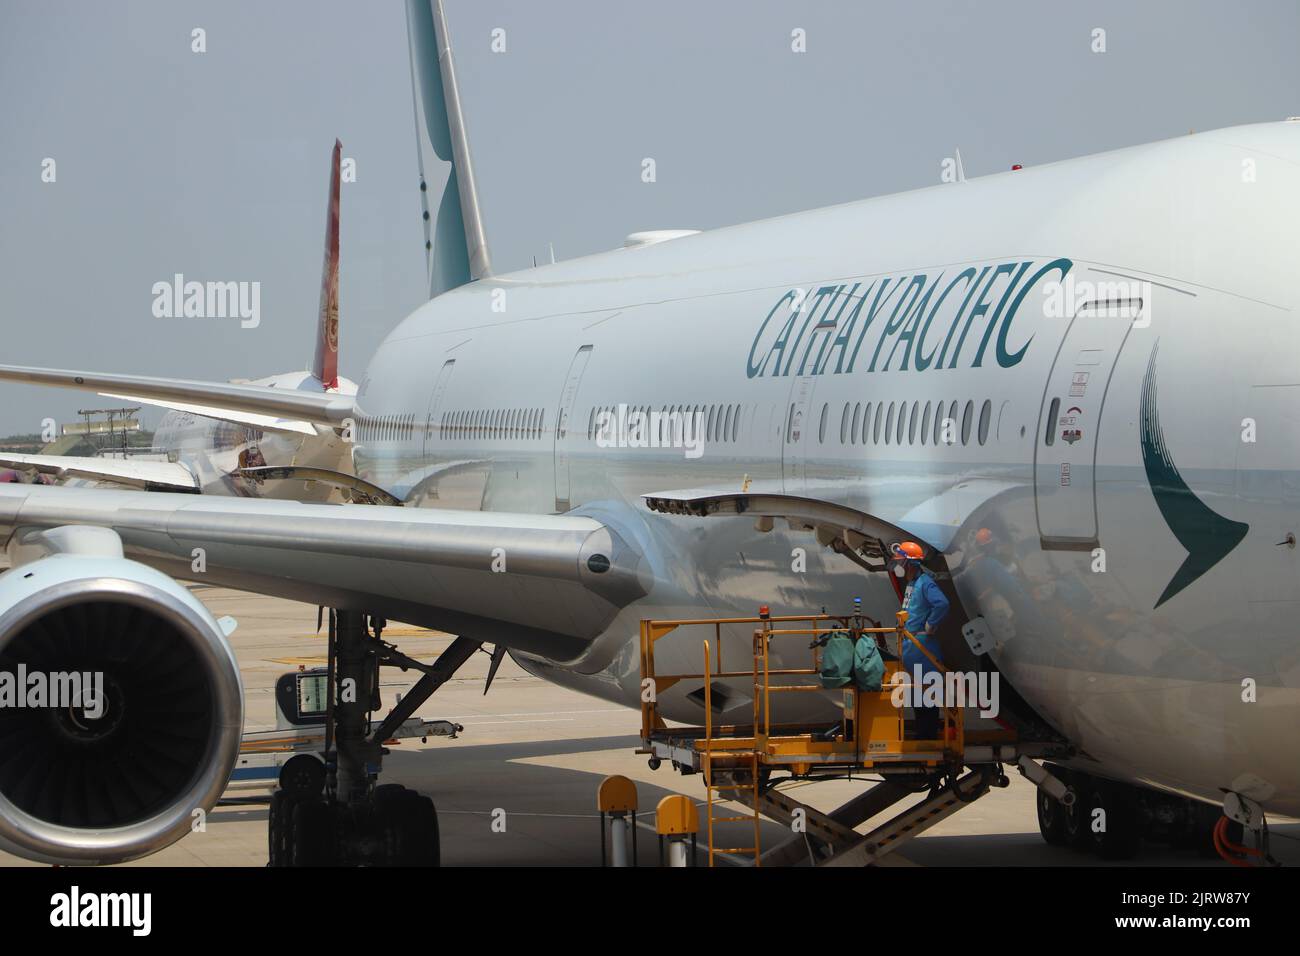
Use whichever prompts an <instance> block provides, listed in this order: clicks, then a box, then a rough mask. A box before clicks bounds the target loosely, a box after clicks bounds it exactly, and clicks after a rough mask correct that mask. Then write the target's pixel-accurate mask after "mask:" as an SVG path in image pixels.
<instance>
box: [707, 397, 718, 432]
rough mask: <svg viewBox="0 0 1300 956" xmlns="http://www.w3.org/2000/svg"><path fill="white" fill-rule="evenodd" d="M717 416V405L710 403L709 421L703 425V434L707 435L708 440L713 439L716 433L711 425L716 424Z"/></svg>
mask: <svg viewBox="0 0 1300 956" xmlns="http://www.w3.org/2000/svg"><path fill="white" fill-rule="evenodd" d="M717 417H718V406H717V405H710V406H709V423H708V425H706V426H705V434H706V435H707V436H708V439H709V441H713V439H714V437H715V436H716V435H717V434H718V432H717V430H716V429H715V428H714V427H713V426H714V425H715V424H716V420H717Z"/></svg>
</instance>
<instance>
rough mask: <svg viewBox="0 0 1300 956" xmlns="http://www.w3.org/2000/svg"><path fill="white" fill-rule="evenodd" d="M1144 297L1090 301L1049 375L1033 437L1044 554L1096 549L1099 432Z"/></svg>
mask: <svg viewBox="0 0 1300 956" xmlns="http://www.w3.org/2000/svg"><path fill="white" fill-rule="evenodd" d="M1142 307H1143V303H1142V300H1141V299H1118V300H1096V301H1091V302H1085V303H1084V304H1083V305H1081V306H1080V307H1079V309H1078V310H1077V311H1076V312H1075V315H1074V318H1072V319H1071V320H1070V325H1069V327H1068V328H1067V329H1066V331H1065V337H1064V338H1063V339H1062V340H1061V346H1060V348H1059V349H1058V350H1057V353H1056V359H1055V361H1054V363H1053V365H1052V370H1051V372H1050V373H1049V375H1048V377H1047V389H1046V391H1044V393H1043V401H1042V405H1041V407H1040V409H1039V413H1038V434H1037V435H1036V436H1035V438H1034V490H1035V504H1036V506H1037V512H1038V534H1039V538H1040V541H1041V544H1042V547H1043V548H1045V549H1056V550H1067V551H1072V550H1091V549H1093V548H1095V547H1097V499H1096V488H1095V485H1096V470H1097V430H1098V428H1099V427H1100V425H1101V413H1102V404H1103V402H1104V401H1105V398H1106V389H1107V386H1108V385H1109V383H1110V376H1111V372H1112V371H1113V370H1114V368H1115V361H1116V360H1117V359H1118V358H1119V353H1120V351H1121V350H1122V349H1123V348H1124V342H1125V341H1126V340H1127V338H1128V333H1129V329H1131V328H1132V327H1133V325H1134V323H1135V321H1137V320H1140V317H1141V314H1142Z"/></svg>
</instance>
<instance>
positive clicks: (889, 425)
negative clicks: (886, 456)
mask: <svg viewBox="0 0 1300 956" xmlns="http://www.w3.org/2000/svg"><path fill="white" fill-rule="evenodd" d="M893 436H894V403H893V402H890V403H889V411H888V412H886V413H885V444H886V445H888V444H889V442H890V439H892V438H893Z"/></svg>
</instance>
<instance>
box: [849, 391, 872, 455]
mask: <svg viewBox="0 0 1300 956" xmlns="http://www.w3.org/2000/svg"><path fill="white" fill-rule="evenodd" d="M870 434H871V403H870V402H867V410H866V411H865V412H863V413H862V444H864V445H865V444H866V443H867V437H868V436H869V435H870ZM853 440H854V441H855V442H856V441H857V440H858V439H857V438H854V439H853Z"/></svg>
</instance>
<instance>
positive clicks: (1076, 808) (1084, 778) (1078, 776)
mask: <svg viewBox="0 0 1300 956" xmlns="http://www.w3.org/2000/svg"><path fill="white" fill-rule="evenodd" d="M1056 775H1057V776H1058V777H1060V778H1061V780H1062V781H1063V782H1064V783H1065V784H1067V785H1068V786H1069V787H1070V788H1071V789H1073V790H1074V797H1075V799H1074V803H1073V804H1072V805H1071V806H1068V807H1062V808H1061V809H1062V810H1064V811H1065V812H1064V814H1063V815H1062V816H1063V821H1062V832H1063V835H1064V837H1065V840H1064V845H1065V846H1069V847H1072V848H1074V849H1076V850H1086V849H1087V848H1088V824H1089V823H1090V822H1091V820H1092V807H1091V806H1090V805H1089V803H1088V792H1089V791H1088V787H1089V785H1090V783H1091V778H1090V777H1089V776H1088V775H1087V774H1086V773H1080V772H1079V771H1077V770H1066V769H1065V768H1060V769H1059V770H1057V771H1056Z"/></svg>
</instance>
